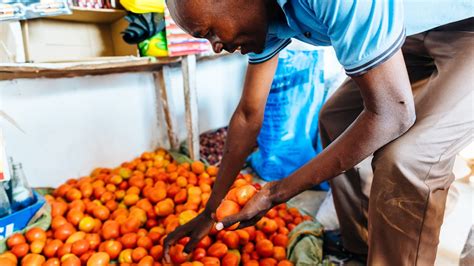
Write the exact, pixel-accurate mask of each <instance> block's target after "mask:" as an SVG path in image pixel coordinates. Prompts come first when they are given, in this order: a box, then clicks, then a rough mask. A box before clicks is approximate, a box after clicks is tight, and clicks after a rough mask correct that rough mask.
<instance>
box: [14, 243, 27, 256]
mask: <svg viewBox="0 0 474 266" xmlns="http://www.w3.org/2000/svg"><path fill="white" fill-rule="evenodd" d="M29 250H30V246H28V244H27V243H20V244H17V245H15V246H13V248H12V249H11V250H10V251H11V253H13V254H14V255H15V256H16V257H17V258H22V257H24V256H25V255H26V254H28V251H29Z"/></svg>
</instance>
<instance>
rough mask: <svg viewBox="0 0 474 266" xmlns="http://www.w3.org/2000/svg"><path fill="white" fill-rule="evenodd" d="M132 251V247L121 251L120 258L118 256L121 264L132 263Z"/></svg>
mask: <svg viewBox="0 0 474 266" xmlns="http://www.w3.org/2000/svg"><path fill="white" fill-rule="evenodd" d="M132 252H133V250H132V249H125V250H122V252H120V254H119V258H118V261H119V263H120V264H122V263H132V262H133V260H132Z"/></svg>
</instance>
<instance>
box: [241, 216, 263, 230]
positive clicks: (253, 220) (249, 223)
mask: <svg viewBox="0 0 474 266" xmlns="http://www.w3.org/2000/svg"><path fill="white" fill-rule="evenodd" d="M260 219H262V216H260V215H257V216H255V217H253V218H251V219H249V220H246V221H242V222H240V224H239V226H238V227H237V229H242V228H245V227H249V226H252V225H255V224H256V223H257V222H258V221H260Z"/></svg>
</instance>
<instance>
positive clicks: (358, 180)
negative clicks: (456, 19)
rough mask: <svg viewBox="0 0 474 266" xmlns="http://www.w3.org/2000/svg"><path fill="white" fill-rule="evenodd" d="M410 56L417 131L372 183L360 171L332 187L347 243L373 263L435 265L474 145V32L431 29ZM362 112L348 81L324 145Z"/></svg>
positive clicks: (332, 103) (377, 169)
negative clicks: (449, 204)
mask: <svg viewBox="0 0 474 266" xmlns="http://www.w3.org/2000/svg"><path fill="white" fill-rule="evenodd" d="M402 51H403V54H404V57H405V61H406V65H407V69H408V73H409V76H410V81H411V82H412V88H413V95H414V98H415V107H416V115H417V119H416V122H415V124H414V126H413V127H412V128H411V129H410V130H409V131H407V132H406V133H405V134H404V135H402V136H401V137H399V138H398V139H396V140H394V141H392V142H390V143H388V144H387V145H385V146H384V147H382V148H380V149H379V150H378V151H376V152H375V153H374V157H373V159H372V163H371V166H372V171H373V180H372V181H371V180H366V179H364V177H362V176H361V175H359V171H361V169H360V168H357V167H356V168H354V169H350V170H348V171H346V172H345V174H343V175H340V176H338V177H336V178H334V179H333V180H331V181H330V184H331V188H332V190H333V196H334V203H335V207H336V212H337V215H338V219H339V222H340V229H341V234H342V241H343V245H344V247H345V248H346V249H347V250H349V251H351V252H354V253H358V254H362V255H364V254H368V261H367V262H368V264H369V265H397V266H400V265H433V264H434V261H435V258H436V251H437V246H438V242H439V240H438V239H439V232H440V227H441V224H442V223H443V214H444V209H445V202H446V197H447V194H448V189H449V186H450V185H451V183H452V182H453V178H454V176H453V174H452V169H453V163H454V158H455V155H456V154H457V153H458V152H459V151H460V150H461V149H462V148H463V147H465V146H466V145H467V144H468V143H470V142H471V141H472V140H473V132H474V118H473V116H474V110H473V104H474V96H473V91H474V33H473V32H468V31H459V30H458V31H428V32H425V33H421V34H417V35H414V36H410V37H408V38H407V40H406V42H405V44H404V46H403V48H402ZM362 109H363V102H362V98H361V95H360V92H359V89H358V87H357V86H356V84H355V83H354V82H353V81H352V80H350V79H349V80H346V81H345V82H344V83H343V85H342V86H341V87H340V88H339V89H338V90H337V91H336V92H335V94H334V95H333V96H332V97H331V98H330V99H329V100H328V102H327V103H326V104H325V106H324V107H323V109H322V110H321V113H320V120H319V121H320V130H321V132H320V133H321V137H322V141H323V145H324V146H328V145H329V144H330V143H331V142H332V141H333V140H335V139H336V138H337V137H338V136H339V135H340V134H341V133H342V132H343V131H344V130H345V129H346V128H347V127H348V126H349V125H350V124H351V123H352V122H353V121H354V120H355V119H356V118H357V116H358V115H359V114H360V112H361V111H362ZM347 148H348V149H350V147H347ZM367 182H372V184H371V189H370V195H367V194H366V193H364V192H363V189H362V188H363V187H364V185H366V183H367ZM469 216H470V215H469Z"/></svg>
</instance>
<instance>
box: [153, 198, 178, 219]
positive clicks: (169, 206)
mask: <svg viewBox="0 0 474 266" xmlns="http://www.w3.org/2000/svg"><path fill="white" fill-rule="evenodd" d="M173 211H174V202H173V200H171V199H169V198H167V199H164V200H162V201H160V202H158V203H157V204H156V206H155V213H156V215H158V216H168V215H170V214H172V213H173Z"/></svg>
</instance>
